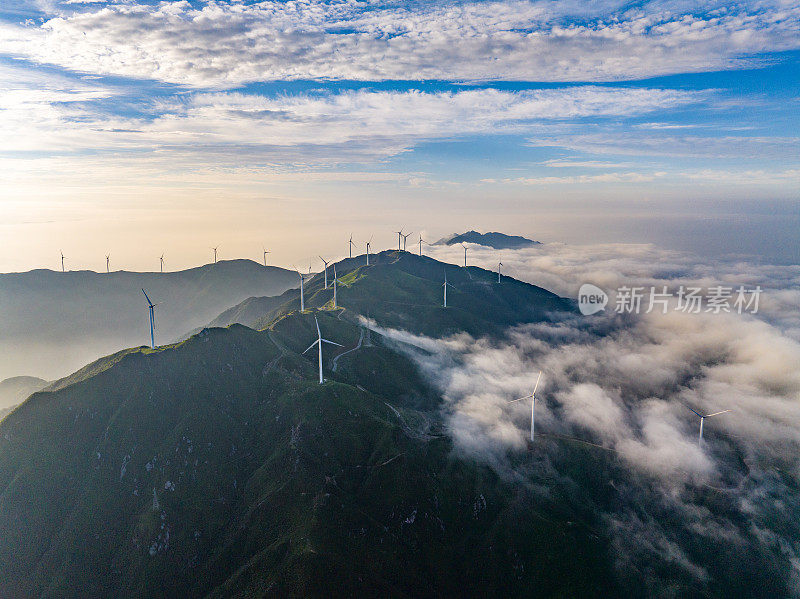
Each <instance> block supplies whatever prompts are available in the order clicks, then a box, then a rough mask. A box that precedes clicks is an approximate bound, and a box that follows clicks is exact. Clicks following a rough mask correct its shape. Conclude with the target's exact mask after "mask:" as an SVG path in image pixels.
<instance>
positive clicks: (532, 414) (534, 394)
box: [508, 370, 542, 443]
mask: <svg viewBox="0 0 800 599" xmlns="http://www.w3.org/2000/svg"><path fill="white" fill-rule="evenodd" d="M541 379H542V371H541V370H540V371H539V376H538V377H536V384H535V385H534V386H533V393H531V394H530V395H526V396H525V397H520V398H518V399H512V400H511V401H510V402H508V403H514V402H515V401H522V400H523V399H528V398H529V397H530V398H531V400H532V401H531V443H533V417H534V413H535V412H534V408H536V389H537V388H538V387H539V381H540V380H541Z"/></svg>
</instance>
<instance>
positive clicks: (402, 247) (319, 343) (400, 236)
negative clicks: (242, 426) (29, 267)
mask: <svg viewBox="0 0 800 599" xmlns="http://www.w3.org/2000/svg"><path fill="white" fill-rule="evenodd" d="M395 233H397V250H398V251H407V250H406V241H407V239H408V237H409V236H411V234H412V233H406V234H404V233H403V229H402V228H401V229H400V230H399V231H395ZM372 239H373V238H372V237H370V239H369V240H368V241H367V242H366V244H365V247H366V254H365V259H366V262H365V263H366V266H369V257H370V250H371V249H372ZM423 243H425V244H428V245H430V244H429V243H428V242H426V241H425V240H424V239H423V238H422V235H419V240H418V244H419V255H420V256H422V245H423ZM461 245H462V247H463V248H464V268H466V267H467V250H468V247H467V246H466V245H464V244H463V243H462V244H461ZM354 246H356V247H357V244H356V243H355V242H354V241H353V236H352V234H351V235H350V239H349V241H348V256H349V258H351V259H352V258H353V247H354ZM212 249H213V250H214V263H215V264H216V262H217V249H218V248H217V247H214V248H212ZM263 252H264V254H263V255H264V265H265V266H266V265H267V254H269V253H270V251H269V250H267V249H266V248H264V249H263ZM318 257H319V259H320V261H321V262H322V266H323V268H322V274H323V285H324V289H328V288H329V283H328V267H329V265H330V266H332V268H333V280H332V282H331V284H330V286H331V287H332V288H333V309H334V310H335V309H337V308H338V307H339V306H338V303H337V283H338V276H337V274H336V263H335V262H333V260H326V259H325V258H323V257H322V256H318ZM108 259H109V256H106V268H108ZM61 260H62V270H63V268H64V262H63V261H64V254H63V253H62V254H61ZM163 261H164V256H163V254H162V255H161V269H162V272H163ZM502 266H503V262H502V261H500V262H498V265H497V282H498V283H500V282H501V269H502ZM295 271H296V272H297V274H298V276H299V278H300V311H301V312H304V311H305V280H306V276H309V277H312V276H316V275H315V274H313V273H311V265H309V273H308V274H307V275H305V274H303V273H302V272H300V271H299V270H298V269H297V268H295ZM448 287H451V288H453V289H455V287H454V286H453V285H452V284H451V283H449V282H448V280H447V270H446V269H445V271H444V282H443V283H442V289H443V298H442V307H443V308H447V288H448ZM142 293H143V294H144V296H145V299H146V300H147V304H148V313H149V318H150V346H151V348H153V349H155V307H156V306H157V305H158V304H157V303H156V304H154V303H153V302H152V301H150V297H149V296H148V295H147V292H146V291H145V290H144V289H142ZM314 324H315V326H316V329H317V339H316V341H314V342H313V343H312V344H311V345H310V346H309V347H308V348H307V349H306V350H305V351H304V352H303V354H305V353H307V352H309V351H311V349H313V348H314V347H315V346H316V347H317V356H318V357H317V359H318V367H319V384H320V385H322V384H324V382H325V378H324V376H323V360H322V347H323V343H328V344H330V345H336V346H338V347H344V346H343V345H342V344H341V343H337V342H335V341H331V340H329V339H325V338H323V337H322V332H321V330H320V326H319V320H318V319H317V317H316V315H315V316H314ZM541 378H542V372H541V371H539V375H538V376H537V378H536V384H535V385H534V387H533V391H532V392H531V393H530V394H529V395H525V396H523V397H519V398H517V399H512V400H511V401H510V402H509V403H515V402H518V401H524V400H527V399H530V400H531V434H530V441H531V443H533V442H534V440H535V417H536V391H537V389H538V388H539V383H540V381H541ZM689 409H690V410H691V411H692V412H694V414H696V415H697V416H698V417H699V418H700V432H699V436H698V441H697V442H698V445H702V443H703V428H704V424H705V420H706V418H711V417H713V416H719V415H721V414H726V413H728V412H730V411H731V410H722V411H719V412H714V413H711V414H700V413H699V412H697V411H696V410H694V409H693V408H689Z"/></svg>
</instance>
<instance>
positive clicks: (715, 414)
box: [706, 410, 732, 418]
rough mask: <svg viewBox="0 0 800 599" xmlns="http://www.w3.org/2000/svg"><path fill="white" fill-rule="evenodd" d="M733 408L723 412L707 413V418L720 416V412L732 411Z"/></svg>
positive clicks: (722, 412)
mask: <svg viewBox="0 0 800 599" xmlns="http://www.w3.org/2000/svg"><path fill="white" fill-rule="evenodd" d="M731 411H732V410H722V411H721V412H714V413H713V414H706V418H710V417H711V416H719V415H720V414H725V413H727V412H731Z"/></svg>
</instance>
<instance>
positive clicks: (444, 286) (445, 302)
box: [442, 271, 455, 308]
mask: <svg viewBox="0 0 800 599" xmlns="http://www.w3.org/2000/svg"><path fill="white" fill-rule="evenodd" d="M448 285H450V283H448V282H447V271H444V283H442V287H443V288H444V304H443V307H444V308H446V307H447V286H448ZM450 287H453V286H452V285H450ZM453 289H455V287H453Z"/></svg>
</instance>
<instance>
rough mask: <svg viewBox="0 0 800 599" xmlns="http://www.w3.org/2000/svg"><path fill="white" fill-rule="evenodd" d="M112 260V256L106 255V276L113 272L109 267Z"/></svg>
mask: <svg viewBox="0 0 800 599" xmlns="http://www.w3.org/2000/svg"><path fill="white" fill-rule="evenodd" d="M110 260H111V254H106V274H108V273H109V272H111V270H110V269H109V267H108V263H109V261H110Z"/></svg>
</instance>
